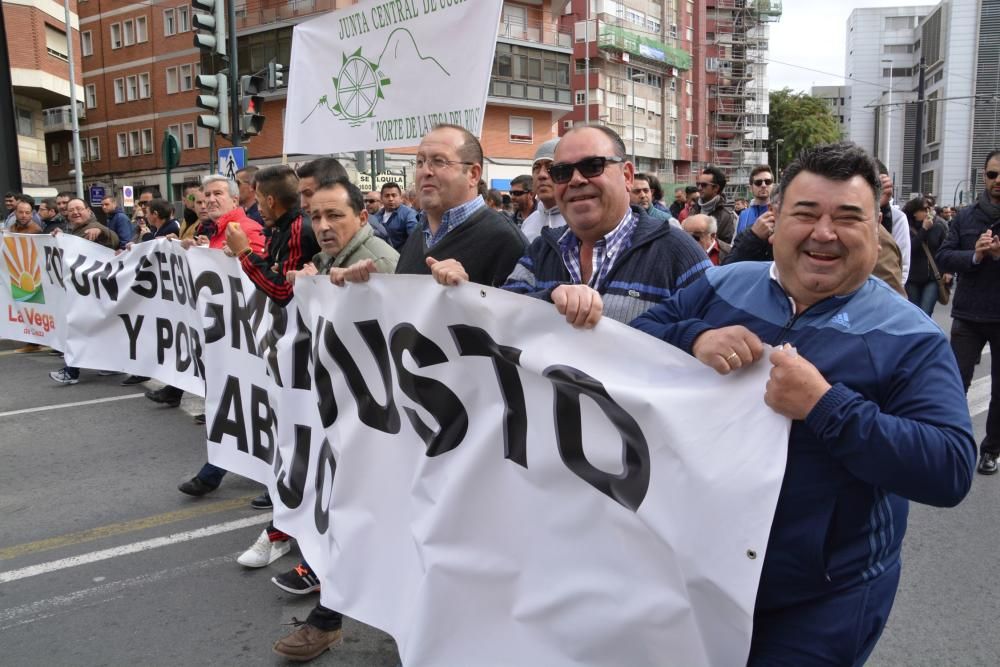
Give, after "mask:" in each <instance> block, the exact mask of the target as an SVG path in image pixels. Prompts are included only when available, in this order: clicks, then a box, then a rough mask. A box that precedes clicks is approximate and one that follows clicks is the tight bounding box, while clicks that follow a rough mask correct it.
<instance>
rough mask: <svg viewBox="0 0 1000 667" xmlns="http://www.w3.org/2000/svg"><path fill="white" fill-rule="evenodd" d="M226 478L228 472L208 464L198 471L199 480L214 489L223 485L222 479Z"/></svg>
mask: <svg viewBox="0 0 1000 667" xmlns="http://www.w3.org/2000/svg"><path fill="white" fill-rule="evenodd" d="M225 476H226V471H225V470H223V469H222V468H220V467H218V466H214V465H212V464H211V463H206V464H205V465H203V466H202V467H201V470H199V471H198V479H200V480H201V481H203V482H205V484H208V485H209V486H212V487H217V486H219V485H220V484H222V478H223V477H225Z"/></svg>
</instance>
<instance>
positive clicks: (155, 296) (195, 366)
mask: <svg viewBox="0 0 1000 667" xmlns="http://www.w3.org/2000/svg"><path fill="white" fill-rule="evenodd" d="M57 241H58V246H59V251H60V253H61V255H62V266H63V283H64V285H65V288H66V320H67V323H68V326H69V328H70V332H71V333H70V335H68V336H67V339H66V347H65V350H64V351H65V352H66V363H67V364H68V365H70V366H79V367H83V368H97V369H103V370H113V371H123V372H126V373H132V374H134V375H144V376H147V377H153V378H156V379H157V380H160V381H161V382H165V383H167V384H170V385H173V386H175V387H180V388H181V389H183V390H185V391H188V392H191V393H193V394H197V395H199V396H201V395H204V392H205V386H204V379H203V378H204V369H203V368H202V363H201V358H202V354H201V348H202V342H201V339H202V334H201V317H200V315H199V314H198V306H197V294H198V290H199V285H198V284H197V281H196V280H195V279H194V276H193V275H192V273H191V268H190V266H189V265H188V253H187V251H185V250H183V249H182V248H181V247H180V244H179V243H177V242H175V241H168V240H166V239H159V240H156V241H150V242H148V243H139V244H136V245H135V246H133V247H132V249H131V250H129V251H126V252H124V253H122V254H120V255H115V252H114V251H113V250H110V249H109V248H106V247H104V246H101V245H98V244H96V243H91V242H89V241H86V240H84V239H81V238H77V237H75V236H71V235H69V234H60V235H59V236H58V237H57Z"/></svg>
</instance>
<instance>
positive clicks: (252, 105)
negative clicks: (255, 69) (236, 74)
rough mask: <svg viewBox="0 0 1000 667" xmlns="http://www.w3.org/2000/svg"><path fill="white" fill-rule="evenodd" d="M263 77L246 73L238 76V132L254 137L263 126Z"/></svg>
mask: <svg viewBox="0 0 1000 667" xmlns="http://www.w3.org/2000/svg"><path fill="white" fill-rule="evenodd" d="M264 83H265V81H264V77H262V76H260V75H257V74H248V75H244V76H241V77H240V132H241V133H242V135H243V136H244V137H255V136H257V135H258V134H260V131H261V128H263V127H264V120H265V119H264V113H263V112H264V97H263V96H262V95H261V92H263V89H264Z"/></svg>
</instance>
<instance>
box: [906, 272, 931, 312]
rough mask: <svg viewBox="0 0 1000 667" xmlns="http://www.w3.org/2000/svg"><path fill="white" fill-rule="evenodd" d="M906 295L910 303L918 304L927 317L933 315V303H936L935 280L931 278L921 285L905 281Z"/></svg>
mask: <svg viewBox="0 0 1000 667" xmlns="http://www.w3.org/2000/svg"><path fill="white" fill-rule="evenodd" d="M906 296H907V297H909V299H910V303H912V304H914V305H916V306H919V307H920V310H922V311H924V312H925V313H927V316H928V317H932V316H933V315H934V304H936V303H937V298H938V284H937V281H936V280H931V281H930V282H927V283H924V284H923V285H914V284H913V283H906Z"/></svg>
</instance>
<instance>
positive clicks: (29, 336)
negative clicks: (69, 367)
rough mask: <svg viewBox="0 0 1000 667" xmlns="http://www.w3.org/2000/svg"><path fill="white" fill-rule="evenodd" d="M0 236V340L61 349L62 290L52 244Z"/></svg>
mask: <svg viewBox="0 0 1000 667" xmlns="http://www.w3.org/2000/svg"><path fill="white" fill-rule="evenodd" d="M0 236H2V240H3V245H2V246H0V251H2V253H3V260H2V261H0V283H3V284H2V285H0V308H2V309H3V317H2V319H0V338H7V339H10V340H19V341H23V342H25V343H36V344H38V345H48V346H50V347H53V348H55V349H57V350H62V349H64V347H65V341H66V317H65V303H64V301H65V290H64V289H63V285H62V280H63V278H62V261H61V260H60V258H59V248H58V246H57V243H56V240H55V239H54V238H53V237H51V236H49V235H47V234H9V233H4V234H2V235H0Z"/></svg>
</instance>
